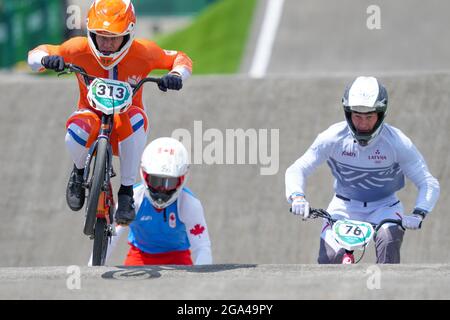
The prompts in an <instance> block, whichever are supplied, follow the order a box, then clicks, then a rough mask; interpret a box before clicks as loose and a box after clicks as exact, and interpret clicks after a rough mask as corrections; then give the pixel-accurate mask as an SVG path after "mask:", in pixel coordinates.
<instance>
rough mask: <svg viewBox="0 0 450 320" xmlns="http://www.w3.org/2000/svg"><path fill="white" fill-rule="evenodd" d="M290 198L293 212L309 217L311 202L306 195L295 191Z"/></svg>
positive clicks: (304, 218) (304, 217)
mask: <svg viewBox="0 0 450 320" xmlns="http://www.w3.org/2000/svg"><path fill="white" fill-rule="evenodd" d="M290 198H291V200H292V208H291V211H292V213H293V214H295V215H298V216H301V217H302V218H303V220H306V219H307V218H308V217H309V203H308V201H306V199H305V195H303V194H299V193H297V194H296V193H294V194H293V195H291V197H290Z"/></svg>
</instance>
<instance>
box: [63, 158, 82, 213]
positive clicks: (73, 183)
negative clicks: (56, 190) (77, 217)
mask: <svg viewBox="0 0 450 320" xmlns="http://www.w3.org/2000/svg"><path fill="white" fill-rule="evenodd" d="M84 199H85V192H84V187H83V175H82V174H78V173H77V168H76V167H75V166H74V167H73V170H72V173H71V174H70V178H69V183H68V184H67V189H66V201H67V205H68V206H69V208H70V209H72V210H73V211H79V210H80V209H81V208H83V205H84Z"/></svg>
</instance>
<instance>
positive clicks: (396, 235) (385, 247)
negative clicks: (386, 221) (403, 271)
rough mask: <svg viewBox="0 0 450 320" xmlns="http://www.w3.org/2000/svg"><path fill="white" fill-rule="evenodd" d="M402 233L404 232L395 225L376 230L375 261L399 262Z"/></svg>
mask: <svg viewBox="0 0 450 320" xmlns="http://www.w3.org/2000/svg"><path fill="white" fill-rule="evenodd" d="M385 226H386V225H385ZM404 234H405V232H404V231H403V230H402V229H401V228H400V227H399V226H397V225H391V226H389V227H382V228H381V229H380V230H379V231H378V233H377V235H376V237H375V249H376V254H377V263H400V248H401V246H402V241H403V235H404Z"/></svg>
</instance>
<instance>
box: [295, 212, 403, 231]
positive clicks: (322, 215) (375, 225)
mask: <svg viewBox="0 0 450 320" xmlns="http://www.w3.org/2000/svg"><path fill="white" fill-rule="evenodd" d="M290 210H291V209H290ZM309 212H310V215H309V216H310V217H311V218H313V219H315V218H324V219H326V220H328V222H329V223H330V224H331V225H333V224H334V223H335V222H336V221H338V220H339V219H335V218H333V217H331V214H330V213H329V212H328V211H326V210H325V209H314V208H310V209H309ZM385 223H393V224H396V225H399V226H400V227H401V228H402V229H403V230H405V228H403V226H402V221H401V220H396V219H384V220H381V221H380V222H379V223H370V224H371V225H372V226H373V228H374V230H375V232H378V230H380V228H381V227H382V226H383V224H385Z"/></svg>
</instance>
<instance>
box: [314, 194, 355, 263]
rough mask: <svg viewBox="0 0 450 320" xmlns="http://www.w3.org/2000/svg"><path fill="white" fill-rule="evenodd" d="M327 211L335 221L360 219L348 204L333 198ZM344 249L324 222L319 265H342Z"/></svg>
mask: <svg viewBox="0 0 450 320" xmlns="http://www.w3.org/2000/svg"><path fill="white" fill-rule="evenodd" d="M327 211H328V212H329V213H330V214H331V216H332V217H333V218H335V219H343V218H346V219H361V217H360V215H359V214H357V213H355V212H354V210H353V209H352V207H351V205H350V203H349V202H346V201H344V200H342V199H340V198H337V197H334V198H333V200H332V201H331V202H330V204H329V205H328V208H327ZM344 254H345V249H344V248H342V247H341V246H340V245H339V244H338V243H337V242H336V240H335V239H334V238H333V231H332V230H331V226H330V225H329V223H328V222H327V221H324V223H323V226H322V232H321V235H320V249H319V258H318V259H317V262H318V263H319V264H329V263H338V264H339V263H342V257H343V256H344Z"/></svg>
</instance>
